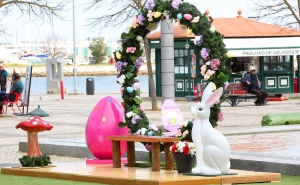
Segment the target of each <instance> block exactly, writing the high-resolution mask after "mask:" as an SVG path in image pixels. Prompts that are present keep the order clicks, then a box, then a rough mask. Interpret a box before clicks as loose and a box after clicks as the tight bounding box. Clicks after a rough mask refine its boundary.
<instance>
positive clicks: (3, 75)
mask: <svg viewBox="0 0 300 185" xmlns="http://www.w3.org/2000/svg"><path fill="white" fill-rule="evenodd" d="M7 85H8V73H7V71H6V70H5V69H4V67H3V64H2V63H0V92H6V88H7Z"/></svg>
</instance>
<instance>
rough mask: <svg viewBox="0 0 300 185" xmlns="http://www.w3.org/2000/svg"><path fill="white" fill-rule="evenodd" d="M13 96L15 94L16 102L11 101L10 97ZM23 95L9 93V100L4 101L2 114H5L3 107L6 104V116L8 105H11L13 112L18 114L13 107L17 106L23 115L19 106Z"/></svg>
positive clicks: (7, 96)
mask: <svg viewBox="0 0 300 185" xmlns="http://www.w3.org/2000/svg"><path fill="white" fill-rule="evenodd" d="M12 94H15V99H14V101H10V99H9V96H11V95H12ZM21 95H22V94H20V93H8V94H7V95H6V98H7V100H4V101H2V112H4V109H3V107H4V104H6V109H5V114H6V113H7V106H8V105H11V108H12V110H13V111H14V113H16V112H15V109H14V106H13V104H15V105H16V106H17V107H18V109H19V111H20V113H21V114H22V111H21V109H20V107H19V105H18V102H19V98H20V96H21Z"/></svg>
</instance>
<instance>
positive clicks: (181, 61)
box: [174, 49, 194, 97]
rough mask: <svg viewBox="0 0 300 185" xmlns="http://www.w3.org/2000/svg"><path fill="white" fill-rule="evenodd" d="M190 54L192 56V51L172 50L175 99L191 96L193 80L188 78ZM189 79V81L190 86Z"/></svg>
mask: <svg viewBox="0 0 300 185" xmlns="http://www.w3.org/2000/svg"><path fill="white" fill-rule="evenodd" d="M192 54H194V50H193V49H190V50H187V49H175V50H174V71H175V72H174V73H175V97H185V96H187V95H193V87H194V80H193V79H192V78H191V77H190V78H189V75H190V74H191V71H190V70H191V69H190V64H191V61H190V60H191V59H190V58H191V57H190V56H191V55H192ZM189 79H190V80H191V83H190V84H189Z"/></svg>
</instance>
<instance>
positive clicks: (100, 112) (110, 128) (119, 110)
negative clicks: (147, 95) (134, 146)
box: [85, 96, 128, 164]
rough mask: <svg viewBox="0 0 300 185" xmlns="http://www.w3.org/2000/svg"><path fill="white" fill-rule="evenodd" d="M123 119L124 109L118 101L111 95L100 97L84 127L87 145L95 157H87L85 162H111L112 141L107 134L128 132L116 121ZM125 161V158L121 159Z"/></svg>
mask: <svg viewBox="0 0 300 185" xmlns="http://www.w3.org/2000/svg"><path fill="white" fill-rule="evenodd" d="M123 120H124V109H123V107H122V105H121V104H120V102H119V101H118V100H116V99H115V98H113V97H111V96H106V97H104V98H102V99H101V100H100V101H99V102H98V103H97V105H96V106H95V107H94V108H93V110H92V111H91V113H90V115H89V118H88V120H87V124H86V128H85V140H86V144H87V147H88V149H89V151H90V152H91V154H93V156H94V157H95V158H92V159H87V160H86V163H87V164H110V163H112V156H113V154H112V143H111V141H109V140H107V139H106V138H107V136H109V135H125V134H128V129H127V128H120V127H119V126H118V123H119V122H120V121H123ZM126 146H127V144H126V142H125V141H121V148H120V152H121V156H122V155H123V154H124V153H125V152H126ZM122 162H125V159H124V160H123V159H122Z"/></svg>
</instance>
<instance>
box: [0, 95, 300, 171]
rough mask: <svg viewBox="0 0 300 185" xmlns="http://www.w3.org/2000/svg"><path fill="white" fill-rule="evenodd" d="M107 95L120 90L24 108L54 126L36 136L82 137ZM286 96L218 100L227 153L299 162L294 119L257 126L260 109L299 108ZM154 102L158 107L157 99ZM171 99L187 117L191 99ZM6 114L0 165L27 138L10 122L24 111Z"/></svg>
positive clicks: (13, 160)
mask: <svg viewBox="0 0 300 185" xmlns="http://www.w3.org/2000/svg"><path fill="white" fill-rule="evenodd" d="M107 95H110V96H112V97H115V98H116V99H118V100H120V94H119V93H117V92H108V93H106V94H100V93H96V94H94V95H85V94H79V95H65V99H63V100H61V99H60V95H53V94H52V95H46V94H42V95H37V94H34V95H31V98H30V106H29V110H28V112H31V111H32V110H34V109H36V108H37V107H38V105H40V108H41V109H42V110H43V111H45V112H46V113H48V114H49V115H50V116H49V117H43V119H44V120H46V121H47V122H49V123H52V124H53V125H54V127H53V129H52V130H51V131H44V132H41V133H39V134H38V138H39V141H47V140H54V139H72V138H75V139H76V138H77V139H79V138H81V139H82V138H85V126H86V121H87V119H88V116H89V114H90V112H91V111H92V109H93V107H94V106H95V105H96V104H97V102H98V101H99V100H100V99H101V98H103V97H105V96H107ZM142 96H143V104H144V106H145V112H146V115H147V117H148V119H149V120H150V123H151V124H155V125H157V126H161V119H160V117H161V116H160V111H151V101H150V99H149V98H148V97H147V96H148V94H143V95H142ZM289 96H290V97H292V96H293V98H290V100H286V101H274V102H269V103H268V104H267V105H266V106H254V103H253V101H252V100H251V101H250V102H241V103H240V104H239V105H238V107H231V106H230V105H229V104H228V103H227V102H224V103H222V112H223V114H224V118H225V119H224V121H223V122H219V123H218V124H219V126H218V127H217V129H218V130H220V131H221V132H222V133H223V134H224V135H225V136H226V138H227V139H228V141H229V143H230V145H231V154H232V158H234V159H249V160H255V161H257V160H261V161H267V160H268V161H273V162H277V163H285V164H287V163H289V164H297V165H299V164H300V163H299V162H300V145H299V140H300V124H299V125H284V126H269V127H262V126H261V119H262V117H263V116H264V115H266V114H276V113H295V112H299V113H300V100H299V97H300V95H299V97H298V95H297V94H293V95H289ZM158 103H159V106H160V107H161V100H159V102H158ZM176 103H177V104H178V106H179V107H180V109H181V111H182V113H183V115H184V119H185V120H189V119H191V118H192V117H191V114H190V112H189V108H190V107H191V106H192V105H193V104H194V102H186V101H185V99H183V98H178V99H177V100H176ZM25 112H26V110H25ZM12 113H13V112H12V110H11V108H10V107H9V109H8V113H7V114H6V115H3V116H2V117H0V167H3V166H13V165H19V162H18V158H20V157H22V156H23V155H26V153H23V152H19V142H27V133H26V132H25V131H23V130H21V129H16V128H15V126H16V125H17V124H18V123H19V122H21V121H24V120H26V119H27V118H28V117H29V116H15V115H13V114H12ZM50 157H51V160H52V162H53V163H60V162H81V161H85V158H74V157H66V156H55V155H51V156H50ZM233 166H234V164H233Z"/></svg>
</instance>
